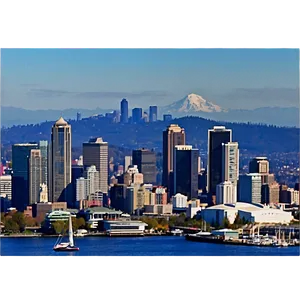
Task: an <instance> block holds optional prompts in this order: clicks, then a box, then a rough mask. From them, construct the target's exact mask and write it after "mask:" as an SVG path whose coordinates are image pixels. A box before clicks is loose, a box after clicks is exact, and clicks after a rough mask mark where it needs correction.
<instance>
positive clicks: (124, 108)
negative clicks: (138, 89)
mask: <svg viewBox="0 0 300 300" xmlns="http://www.w3.org/2000/svg"><path fill="white" fill-rule="evenodd" d="M121 123H123V124H124V123H128V101H127V100H126V99H122V101H121Z"/></svg>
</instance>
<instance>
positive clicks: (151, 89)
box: [1, 49, 299, 109]
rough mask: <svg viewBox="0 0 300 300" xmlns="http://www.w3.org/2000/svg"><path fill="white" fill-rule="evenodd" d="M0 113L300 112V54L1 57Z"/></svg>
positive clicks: (43, 53)
mask: <svg viewBox="0 0 300 300" xmlns="http://www.w3.org/2000/svg"><path fill="white" fill-rule="evenodd" d="M1 81H2V105H3V106H15V107H23V108H28V109H43V108H44V109H49V108H52V109H65V108H90V109H93V108H96V107H100V108H114V109H115V108H118V107H119V102H120V100H121V99H122V98H123V97H125V98H127V99H128V101H129V104H130V106H131V107H135V106H140V107H147V106H148V105H149V104H156V105H159V106H163V105H167V104H169V103H172V102H174V101H177V100H179V99H181V98H183V97H184V96H185V95H187V94H189V93H197V94H199V95H201V96H203V97H204V98H205V99H207V100H209V101H212V102H213V103H216V104H218V105H220V106H222V107H224V108H249V109H252V108H256V107H265V106H283V107H292V106H295V107H296V106H298V105H299V98H298V85H299V51H298V50H296V49H2V50H1Z"/></svg>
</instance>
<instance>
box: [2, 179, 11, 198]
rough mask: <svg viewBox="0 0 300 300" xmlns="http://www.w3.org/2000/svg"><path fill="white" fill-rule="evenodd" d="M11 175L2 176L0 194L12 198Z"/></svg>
mask: <svg viewBox="0 0 300 300" xmlns="http://www.w3.org/2000/svg"><path fill="white" fill-rule="evenodd" d="M11 181H12V180H11V175H1V176H0V196H1V197H3V198H7V199H8V200H11V186H12V182H11Z"/></svg>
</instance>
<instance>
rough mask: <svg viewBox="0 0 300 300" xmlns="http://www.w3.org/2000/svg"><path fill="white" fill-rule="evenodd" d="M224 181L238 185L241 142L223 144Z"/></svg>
mask: <svg viewBox="0 0 300 300" xmlns="http://www.w3.org/2000/svg"><path fill="white" fill-rule="evenodd" d="M222 147H223V150H222V182H224V181H230V182H231V183H232V184H234V185H235V186H237V183H238V180H239V148H238V147H239V144H238V143H237V142H229V143H227V144H222Z"/></svg>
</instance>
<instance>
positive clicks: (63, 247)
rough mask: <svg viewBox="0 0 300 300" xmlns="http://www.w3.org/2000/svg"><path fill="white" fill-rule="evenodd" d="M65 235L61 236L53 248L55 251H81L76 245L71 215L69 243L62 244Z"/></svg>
mask: <svg viewBox="0 0 300 300" xmlns="http://www.w3.org/2000/svg"><path fill="white" fill-rule="evenodd" d="M62 238H63V235H60V236H59V237H58V239H57V241H56V243H55V245H54V247H53V250H54V251H79V248H78V247H76V246H75V245H74V239H73V228H72V219H71V214H70V216H69V242H68V243H61V240H62Z"/></svg>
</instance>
